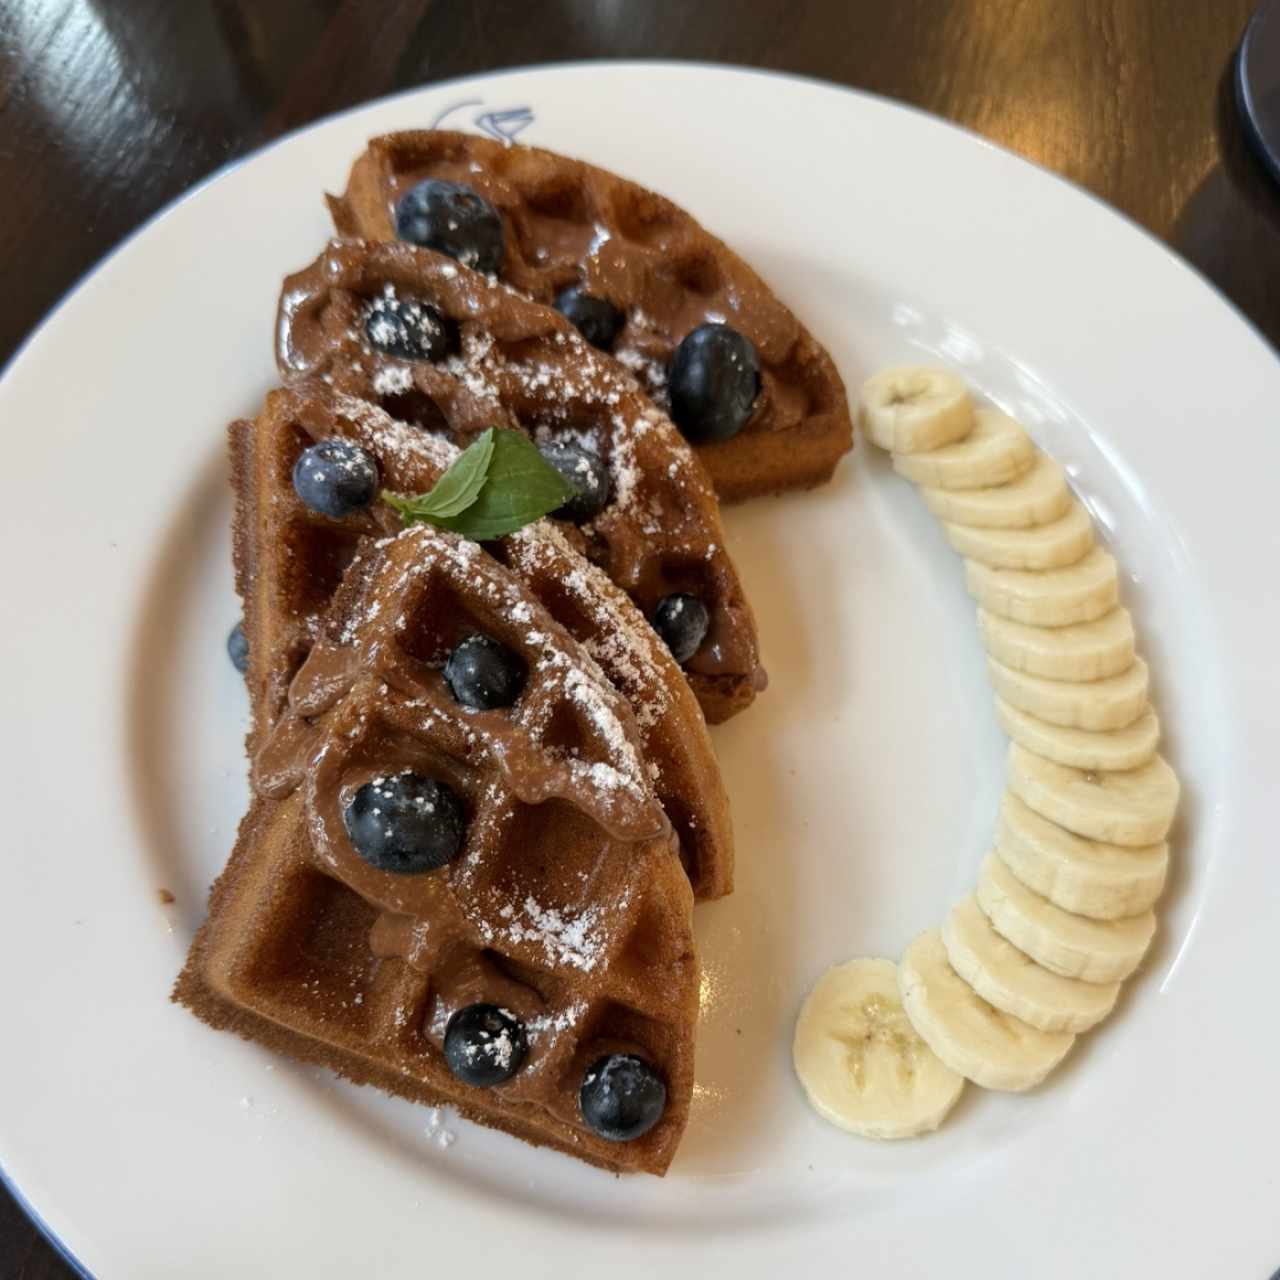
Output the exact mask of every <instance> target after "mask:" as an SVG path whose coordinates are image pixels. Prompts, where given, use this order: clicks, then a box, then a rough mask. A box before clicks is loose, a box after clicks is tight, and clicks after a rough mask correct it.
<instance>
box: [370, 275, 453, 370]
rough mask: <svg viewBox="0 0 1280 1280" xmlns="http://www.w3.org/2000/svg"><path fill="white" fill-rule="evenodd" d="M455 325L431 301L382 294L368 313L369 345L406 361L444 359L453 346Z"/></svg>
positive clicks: (371, 304) (384, 353)
mask: <svg viewBox="0 0 1280 1280" xmlns="http://www.w3.org/2000/svg"><path fill="white" fill-rule="evenodd" d="M451 330H452V326H451V325H450V324H449V322H448V321H447V320H446V319H445V318H444V316H442V315H441V314H440V312H439V311H437V310H436V308H435V307H433V306H432V305H431V304H430V303H429V302H422V301H420V300H419V299H417V298H398V297H396V295H395V294H394V293H390V292H388V293H383V294H379V296H378V297H376V298H374V300H373V301H372V302H371V303H369V306H368V308H367V309H366V310H365V313H364V332H365V337H367V338H368V339H369V345H370V346H371V347H373V349H374V350H375V351H381V352H382V353H383V355H388V356H399V357H400V358H401V359H402V360H441V359H443V358H444V357H445V356H446V355H448V354H449V349H450V348H451V347H452V345H453V342H452V332H451Z"/></svg>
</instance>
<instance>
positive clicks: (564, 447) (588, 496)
mask: <svg viewBox="0 0 1280 1280" xmlns="http://www.w3.org/2000/svg"><path fill="white" fill-rule="evenodd" d="M538 452H539V453H541V454H542V456H543V457H544V458H545V459H546V460H547V461H548V462H549V463H550V464H551V465H552V466H553V467H555V469H556V470H557V471H558V472H559V473H560V474H561V475H562V476H564V478H565V479H566V480H567V481H568V482H569V483H570V484H571V485H573V487H574V488H575V489H576V490H577V492H576V493H575V494H574V495H573V497H572V498H570V499H569V501H568V502H566V503H565V504H564V506H562V507H557V508H556V509H555V511H553V512H552V513H551V514H552V515H554V516H559V517H560V519H561V520H572V521H573V522H574V523H575V524H582V523H584V522H585V521H587V520H590V519H591V518H592V517H593V516H598V515H599V514H600V512H601V511H603V510H604V509H605V507H606V506H607V505H608V503H609V496H610V484H609V468H608V467H607V466H605V462H604V459H603V458H602V457H601V456H600V455H599V454H598V453H596V452H595V451H594V450H592V449H584V448H583V447H582V445H580V444H573V443H571V442H570V441H568V440H548V441H547V442H546V444H542V445H539V446H538Z"/></svg>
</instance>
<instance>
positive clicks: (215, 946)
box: [175, 527, 698, 1173]
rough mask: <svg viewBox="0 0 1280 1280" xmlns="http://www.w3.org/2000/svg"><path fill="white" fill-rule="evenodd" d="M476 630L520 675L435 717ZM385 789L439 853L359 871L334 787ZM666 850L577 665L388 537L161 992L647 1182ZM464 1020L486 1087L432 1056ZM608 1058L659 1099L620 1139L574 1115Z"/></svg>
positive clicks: (465, 582) (339, 621)
mask: <svg viewBox="0 0 1280 1280" xmlns="http://www.w3.org/2000/svg"><path fill="white" fill-rule="evenodd" d="M477 631H479V632H483V633H485V634H488V635H490V636H492V637H494V638H495V639H497V640H498V641H499V642H500V643H502V644H503V645H505V646H507V647H508V648H509V649H511V650H512V651H514V652H515V653H517V654H518V655H519V656H520V657H521V658H522V659H523V661H524V663H525V665H526V668H527V672H528V675H527V680H526V683H525V686H524V689H523V692H522V693H521V694H520V696H519V698H518V700H517V701H516V702H515V704H514V705H513V706H512V707H511V708H509V709H502V710H496V711H483V712H474V711H468V710H466V709H464V708H462V707H460V706H459V705H458V703H457V702H456V701H455V700H454V698H453V696H452V694H451V693H450V692H449V688H448V686H447V684H446V682H445V680H444V677H443V675H442V673H441V670H440V667H441V665H442V663H443V659H444V657H445V655H446V654H447V653H448V651H449V650H450V649H451V648H452V647H453V646H454V645H455V644H457V643H458V642H459V640H461V639H462V638H463V637H465V636H467V635H468V634H471V633H474V632H477ZM406 770H409V771H413V772H415V773H418V774H420V775H425V776H427V777H430V778H434V779H439V780H443V781H444V782H445V783H447V785H448V786H449V787H450V788H451V789H452V790H453V792H454V793H455V794H456V795H457V796H459V797H460V798H461V800H462V804H463V808H464V810H465V813H466V834H465V841H464V843H463V844H462V847H461V850H460V852H459V853H458V854H457V856H456V857H455V858H454V859H453V860H452V861H449V862H448V863H447V864H446V865H444V866H441V867H439V868H438V869H435V870H430V871H419V872H417V873H416V874H404V873H393V872H389V871H385V870H379V869H377V868H376V866H375V865H372V864H371V863H370V862H369V861H366V860H365V859H364V858H363V857H361V856H360V854H359V853H358V852H357V851H356V848H355V846H354V845H353V843H352V841H351V839H350V838H349V836H348V834H347V828H346V826H345V824H344V810H346V807H347V805H348V804H349V803H350V801H351V799H352V797H353V796H354V795H355V793H356V792H357V791H358V789H359V788H361V787H362V786H363V785H364V784H366V783H370V782H374V783H377V782H378V781H379V780H380V779H383V778H391V777H395V776H397V775H399V774H401V773H403V772H404V771H406ZM375 812H377V811H376V810H375ZM675 848H676V842H675V838H674V833H673V832H672V829H671V827H670V824H669V823H668V821H667V819H666V817H665V815H664V813H663V809H662V806H661V805H660V804H659V802H658V798H657V796H656V795H655V793H654V791H653V789H652V786H651V785H650V781H649V775H648V770H647V767H646V762H645V759H644V754H643V746H642V742H641V738H640V733H639V729H638V726H637V724H636V721H635V717H634V715H633V713H632V711H631V708H630V706H629V705H628V704H627V702H626V700H625V699H624V698H623V697H622V696H621V695H620V694H619V693H618V692H617V691H616V690H615V689H614V688H613V686H612V685H611V684H609V682H608V681H607V679H606V678H605V677H604V675H603V674H602V673H601V671H600V669H599V668H598V667H597V665H596V663H595V662H594V660H593V659H592V658H591V657H590V655H589V654H588V653H587V652H586V650H585V649H583V648H582V646H580V645H579V644H578V643H577V642H576V641H575V640H574V639H573V638H572V637H571V636H570V635H569V633H568V632H567V631H566V630H565V629H564V628H563V627H561V626H560V624H559V623H557V622H556V621H555V620H554V619H553V618H552V617H551V615H550V614H549V613H548V612H547V611H546V610H545V609H544V608H543V607H542V605H541V604H540V603H539V601H538V600H537V599H536V597H535V596H534V595H533V594H532V592H530V591H529V590H528V589H527V588H526V587H525V586H524V585H523V584H522V583H521V582H520V581H519V580H518V579H517V578H516V577H515V575H514V574H513V573H511V572H510V570H508V569H506V568H505V567H503V566H502V565H501V564H499V563H498V562H497V561H496V560H494V559H492V558H491V557H489V556H488V555H486V554H485V552H484V551H483V550H481V548H480V547H479V546H477V545H476V544H475V543H470V542H466V541H464V540H463V539H461V538H458V537H457V536H456V535H453V534H447V533H441V532H438V531H436V530H432V529H428V528H425V527H417V528H413V529H408V530H404V531H401V532H400V533H399V534H398V535H397V536H395V537H392V538H386V539H382V540H379V541H378V542H376V543H370V544H369V549H368V550H367V551H366V552H364V553H362V554H361V556H360V557H359V558H358V559H356V560H354V561H353V562H352V564H351V566H350V567H349V569H348V571H347V573H346V575H345V577H344V580H343V583H342V585H341V587H340V589H339V590H338V592H337V593H336V595H335V597H334V601H333V604H332V607H331V608H330V610H329V612H328V614H327V615H326V619H325V623H324V626H323V628H322V631H321V634H320V635H319V636H318V637H317V639H316V642H315V644H314V645H313V647H312V649H311V652H310V654H309V655H308V657H307V659H306V661H305V662H304V664H303V665H302V667H301V669H300V670H299V672H298V674H297V675H296V676H295V678H294V680H293V681H292V683H291V685H290V689H289V699H288V705H287V707H286V708H285V710H284V711H283V713H282V714H281V715H280V717H279V718H278V719H277V721H276V723H275V725H274V727H273V728H272V729H271V730H270V732H269V734H268V736H267V738H266V741H265V742H264V743H263V745H262V749H261V752H260V755H259V761H258V785H257V798H256V799H255V801H254V804H253V807H252V809H251V810H250V812H249V814H248V816H247V818H246V819H245V822H244V824H243V826H242V828H241V831H240V836H239V839H238V842H237V845H236V848H235V851H234V852H233V855H232V858H231V862H230V864H229V866H228V868H227V870H226V872H225V873H224V874H223V876H222V877H221V879H220V880H219V881H218V883H217V885H216V886H215V889H214V892H213V897H212V903H211V908H210V916H209V920H208V923H207V924H206V925H205V926H204V928H202V929H201V931H200V933H199V934H198V935H197V937H196V940H195V943H194V944H193V947H192V951H191V955H190V957H189V959H188V963H187V966H186V968H185V969H184V971H183V973H182V975H181V977H180V978H179V981H178V986H177V990H176V993H175V994H176V997H177V998H178V999H179V1000H180V1001H181V1002H182V1003H184V1004H186V1005H188V1006H189V1007H190V1008H191V1009H192V1010H193V1011H194V1012H196V1013H197V1014H198V1015H199V1016H200V1017H201V1018H203V1019H204V1020H205V1021H207V1022H209V1023H211V1024H213V1025H214V1026H217V1027H229V1028H231V1029H234V1030H236V1031H238V1032H240V1033H241V1034H242V1035H245V1036H246V1037H248V1038H250V1039H253V1040H256V1041H259V1042H261V1043H263V1044H265V1045H267V1046H268V1047H270V1048H273V1049H279V1050H282V1051H284V1052H286V1053H288V1054H291V1055H292V1056H295V1057H298V1058H302V1059H304V1060H307V1061H312V1062H317V1063H321V1064H323V1065H325V1066H328V1067H330V1068H332V1069H334V1070H336V1071H338V1072H339V1073H340V1074H342V1075H344V1076H346V1077H348V1078H350V1079H352V1080H355V1081H358V1082H362V1083H372V1084H375V1085H378V1086H379V1087H381V1088H383V1089H386V1090H388V1091H390V1092H393V1093H397V1094H401V1095H403V1096H405V1097H408V1098H411V1099H413V1100H415V1101H419V1102H425V1103H428V1104H440V1103H450V1104H452V1105H454V1106H456V1107H457V1108H458V1109H459V1111H461V1112H462V1113H463V1114H465V1115H467V1116H468V1117H470V1118H472V1119H474V1120H477V1121H479V1122H480V1123H482V1124H486V1125H490V1126H493V1127H495V1128H499V1129H503V1130H506V1131H507V1132H509V1133H512V1134H514V1135H516V1136H517V1137H520V1138H523V1139H525V1140H526V1141H529V1142H532V1143H535V1144H539V1145H547V1146H552V1147H555V1148H557V1149H559V1150H561V1151H564V1152H567V1153H569V1154H571V1155H575V1156H578V1157H579V1158H581V1159H584V1160H588V1161H590V1162H592V1163H594V1164H598V1165H602V1166H604V1167H605V1168H608V1169H611V1170H616V1171H635V1170H644V1171H648V1172H651V1173H662V1172H664V1171H665V1169H666V1167H667V1165H668V1164H669V1162H670V1160H671V1157H672V1155H673V1153H674V1151H675V1147H676V1145H677V1143H678V1142H679V1139H680V1135H681V1132H682V1131H683V1128H684V1125H685V1121H686V1119H687V1116H688V1108H689V1100H690V1096H691V1093H692V1087H693V1039H694V1026H695V1022H696V1019H697V1011H698V966H697V960H696V957H695V953H694V944H693V937H692V932H691V924H692V906H693V898H692V894H691V892H690V889H689V884H688V881H687V879H686V877H685V875H684V873H683V871H682V869H681V866H680V862H679V860H678V858H677V857H676V856H675ZM477 1004H480V1005H490V1006H496V1007H499V1008H501V1009H502V1010H503V1011H504V1013H508V1014H513V1015H514V1016H515V1017H516V1018H517V1019H518V1020H519V1022H520V1024H522V1025H523V1028H524V1032H525V1034H526V1036H527V1045H528V1048H527V1056H526V1057H525V1060H524V1062H523V1065H521V1066H519V1069H518V1070H515V1072H514V1074H513V1075H511V1076H510V1078H509V1079H506V1080H505V1081H503V1082H500V1083H498V1084H496V1085H494V1086H493V1087H487V1088H486V1087H479V1086H478V1085H476V1084H474V1083H470V1084H469V1083H464V1082H463V1081H462V1080H461V1079H460V1078H458V1076H457V1075H456V1074H455V1073H454V1072H452V1071H451V1070H450V1067H449V1065H448V1063H447V1062H446V1059H445V1056H444V1037H445V1032H446V1028H447V1026H448V1025H449V1020H450V1018H451V1017H452V1016H453V1015H454V1014H456V1013H458V1012H459V1011H460V1010H462V1009H464V1008H466V1007H468V1006H473V1005H477ZM505 1052H507V1053H508V1054H509V1053H510V1052H511V1046H510V1044H508V1045H507V1046H506V1049H505ZM612 1053H627V1054H633V1055H635V1056H638V1057H640V1058H641V1059H643V1060H644V1061H645V1062H646V1063H648V1064H649V1065H650V1066H652V1067H654V1068H656V1069H657V1070H658V1072H659V1073H660V1075H661V1076H662V1078H663V1079H664V1081H665V1084H666V1089H667V1100H666V1106H665V1110H664V1111H663V1112H662V1115H661V1118H660V1119H659V1120H658V1121H657V1123H656V1125H655V1126H654V1127H652V1128H651V1129H649V1131H648V1132H646V1133H644V1134H643V1135H641V1136H638V1137H635V1138H633V1139H632V1140H630V1141H610V1140H607V1139H606V1138H604V1137H601V1136H598V1134H597V1133H596V1132H595V1131H593V1130H592V1129H591V1128H590V1127H589V1126H588V1125H587V1124H586V1123H585V1121H584V1119H583V1115H582V1112H581V1110H580V1107H579V1090H580V1088H581V1087H582V1085H583V1082H584V1080H588V1079H589V1077H590V1073H591V1072H592V1070H593V1067H594V1066H595V1064H597V1063H598V1062H599V1061H600V1059H601V1058H603V1057H604V1056H605V1055H608V1054H612ZM507 1060H508V1059H503V1060H502V1061H503V1062H504V1064H505V1062H506V1061H507Z"/></svg>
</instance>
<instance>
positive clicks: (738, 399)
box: [667, 324, 760, 444]
mask: <svg viewBox="0 0 1280 1280" xmlns="http://www.w3.org/2000/svg"><path fill="white" fill-rule="evenodd" d="M667 386H668V389H669V391H670V394H671V418H672V421H673V422H674V423H675V424H676V426H677V427H679V428H680V430H681V431H683V432H684V434H685V435H686V436H687V437H688V438H689V439H690V440H692V441H694V442H695V443H697V444H705V443H706V442H707V441H709V440H728V439H730V438H731V437H733V436H736V435H737V434H738V432H739V431H741V430H742V427H743V425H744V424H745V423H746V421H747V419H748V418H749V417H751V410H752V407H753V406H754V404H755V401H756V396H757V395H758V394H759V392H760V359H759V357H758V356H757V355H756V349H755V347H754V346H752V345H751V341H750V339H748V338H744V337H743V336H742V334H740V333H739V332H738V331H737V330H736V329H730V328H729V326H728V325H726V324H700V325H699V326H698V327H697V328H696V329H694V330H693V331H692V332H690V333H689V334H687V335H686V336H685V339H684V341H683V342H682V343H681V344H680V345H679V346H678V347H677V348H676V351H675V355H673V356H672V357H671V365H670V367H669V369H668V371H667Z"/></svg>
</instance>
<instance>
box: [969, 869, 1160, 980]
mask: <svg viewBox="0 0 1280 1280" xmlns="http://www.w3.org/2000/svg"><path fill="white" fill-rule="evenodd" d="M976 897H977V899H978V906H980V907H981V908H982V910H983V912H984V913H985V915H986V917H987V919H988V920H990V921H991V924H992V927H993V928H994V929H995V931H996V932H997V933H998V934H1000V936H1001V937H1003V938H1007V939H1008V940H1009V941H1010V942H1012V943H1013V945H1014V946H1015V947H1017V948H1018V950H1019V951H1022V952H1025V953H1026V954H1027V955H1029V956H1030V957H1031V958H1032V959H1033V960H1034V961H1035V962H1036V963H1037V964H1041V965H1043V966H1044V967H1045V968H1046V969H1049V970H1051V971H1052V972H1054V973H1059V974H1061V975H1062V976H1063V977H1064V978H1079V979H1080V980H1081V981H1082V982H1087V983H1097V982H1119V981H1121V980H1122V979H1124V978H1127V977H1128V976H1129V975H1130V974H1131V973H1132V972H1133V971H1134V970H1135V969H1136V968H1137V967H1138V966H1139V965H1140V964H1141V963H1142V957H1143V956H1145V955H1146V954H1147V948H1148V947H1149V946H1150V945H1151V939H1152V938H1153V937H1154V936H1155V932H1156V917H1155V913H1154V912H1152V911H1144V912H1143V913H1142V914H1141V915H1137V916H1127V917H1124V918H1123V919H1120V920H1090V919H1089V918H1088V917H1087V916H1078V915H1074V914H1072V913H1071V912H1070V911H1063V909H1062V908H1061V907H1057V906H1054V904H1053V903H1052V902H1050V901H1049V900H1048V898H1042V897H1041V896H1040V895H1039V894H1038V893H1036V891H1035V890H1034V889H1028V888H1027V886H1026V885H1024V884H1023V883H1022V881H1021V880H1019V879H1018V877H1017V876H1015V875H1014V874H1013V872H1012V871H1010V870H1009V868H1008V867H1007V866H1006V865H1005V864H1004V862H1003V861H1002V860H1001V859H1000V858H998V857H997V856H996V855H995V854H994V853H989V854H987V856H986V859H985V860H984V861H983V863H982V870H981V871H980V872H979V873H978V891H977V894H976Z"/></svg>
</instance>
